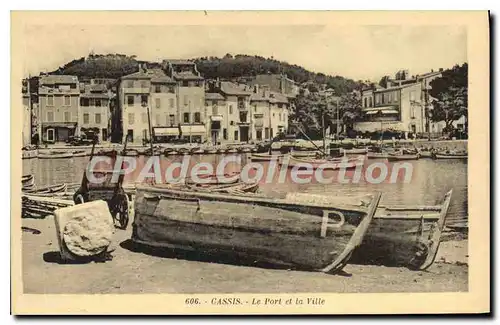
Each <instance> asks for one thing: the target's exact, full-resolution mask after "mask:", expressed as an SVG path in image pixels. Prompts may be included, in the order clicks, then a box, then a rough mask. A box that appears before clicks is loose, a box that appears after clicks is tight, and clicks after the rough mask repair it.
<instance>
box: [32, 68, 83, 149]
mask: <svg viewBox="0 0 500 325" xmlns="http://www.w3.org/2000/svg"><path fill="white" fill-rule="evenodd" d="M38 105H39V106H38V109H39V112H40V113H39V114H38V120H39V123H40V127H39V130H40V132H41V140H42V141H43V142H46V143H55V142H65V141H67V140H68V139H69V137H70V136H73V135H78V134H79V129H78V127H79V125H78V119H79V107H80V86H79V82H78V78H77V77H76V76H69V75H44V76H41V77H40V79H39V87H38Z"/></svg>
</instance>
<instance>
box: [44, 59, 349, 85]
mask: <svg viewBox="0 0 500 325" xmlns="http://www.w3.org/2000/svg"><path fill="white" fill-rule="evenodd" d="M191 61H194V62H195V63H196V64H197V67H198V70H199V71H200V73H201V74H202V75H203V76H204V77H205V78H213V79H215V78H221V79H234V78H238V77H246V76H255V75H257V74H264V73H285V74H286V75H287V76H288V77H289V78H291V79H293V80H295V81H296V82H298V83H303V82H306V81H312V82H314V83H317V84H327V85H328V86H329V87H331V88H333V89H335V91H336V92H337V93H338V94H344V93H346V92H348V91H350V90H352V89H354V88H355V87H356V86H357V83H356V82H355V81H354V80H351V79H347V78H344V77H340V76H328V75H325V74H322V73H314V72H311V71H308V70H306V69H305V68H303V67H301V66H298V65H295V64H289V63H287V62H283V61H278V60H275V59H274V58H264V57H261V56H249V55H235V56H234V57H233V56H232V55H230V54H226V55H225V56H224V57H223V58H218V57H201V58H194V59H192V60H191ZM140 63H146V64H148V66H150V67H151V66H158V63H153V62H144V61H139V60H137V59H136V57H135V56H127V55H123V54H105V55H96V54H90V55H89V56H88V57H86V58H85V57H82V58H79V59H75V60H73V61H71V62H68V63H67V64H65V65H63V66H62V67H59V68H58V69H57V70H55V71H53V72H50V73H51V74H69V75H76V76H78V77H79V78H80V79H82V80H85V79H90V78H114V79H116V78H119V77H121V76H124V75H127V74H130V73H133V72H136V71H137V69H138V66H139V64H140Z"/></svg>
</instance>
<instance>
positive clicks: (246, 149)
mask: <svg viewBox="0 0 500 325" xmlns="http://www.w3.org/2000/svg"><path fill="white" fill-rule="evenodd" d="M251 151H252V149H250V148H248V147H245V148H242V149H241V152H243V153H249V152H251Z"/></svg>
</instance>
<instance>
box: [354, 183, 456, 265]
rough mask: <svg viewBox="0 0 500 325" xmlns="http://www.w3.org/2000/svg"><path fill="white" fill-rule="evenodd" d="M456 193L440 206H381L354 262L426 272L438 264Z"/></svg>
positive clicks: (447, 197) (446, 198)
mask: <svg viewBox="0 0 500 325" xmlns="http://www.w3.org/2000/svg"><path fill="white" fill-rule="evenodd" d="M451 195H452V191H449V192H448V193H446V195H445V197H444V199H443V201H442V203H441V204H439V205H436V206H413V207H411V206H399V207H398V206H392V207H390V206H387V207H384V206H379V209H378V210H377V213H376V214H375V217H374V219H373V222H372V223H371V225H370V228H369V229H368V232H367V234H366V236H365V238H364V240H363V243H362V245H361V246H360V247H358V249H357V251H356V252H355V254H354V257H353V261H355V262H362V263H369V264H383V265H388V266H406V267H408V268H410V269H414V270H425V269H427V268H429V266H431V265H432V264H433V263H434V260H435V258H436V254H437V251H438V249H439V243H440V238H441V235H442V233H443V229H444V226H445V222H446V215H447V212H448V208H449V206H450V201H451Z"/></svg>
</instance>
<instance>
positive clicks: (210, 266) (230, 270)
mask: <svg viewBox="0 0 500 325" xmlns="http://www.w3.org/2000/svg"><path fill="white" fill-rule="evenodd" d="M22 225H23V227H24V228H23V234H22V254H23V257H22V261H23V265H22V267H23V284H24V292H25V293H34V294H43V293H53V294H56V293H66V294H77V293H87V294H109V293H112V294H120V293H125V294H126V293H234V292H240V293H264V292H265V293H273V292H276V293H279V292H334V293H336V292H338V293H341V292H457V291H467V290H468V266H467V254H468V253H467V240H453V241H446V242H443V243H442V244H441V247H440V251H439V253H438V256H437V258H436V263H435V264H434V265H432V266H431V267H430V268H429V269H428V270H427V271H423V272H421V271H410V270H408V269H407V268H403V267H384V266H374V265H353V264H348V265H347V266H346V267H345V269H344V271H345V273H344V274H342V275H329V274H322V273H315V272H303V271H292V270H285V269H276V268H271V267H269V266H262V265H257V266H256V265H251V264H252V263H246V264H247V265H243V266H242V265H235V264H234V262H233V264H230V263H231V262H228V261H223V260H222V261H221V260H220V259H219V260H214V259H213V258H207V257H204V256H198V255H197V254H192V253H191V254H173V253H171V252H162V253H158V252H154V251H150V250H138V249H137V247H134V245H132V243H131V241H130V240H129V239H130V235H131V227H130V226H129V227H128V229H127V230H126V231H121V230H117V231H116V234H115V242H114V244H113V248H114V251H113V252H112V259H111V260H109V261H106V262H102V263H95V262H91V263H88V264H65V263H62V262H61V260H60V258H59V253H58V249H59V248H58V244H57V238H56V231H55V226H54V219H53V217H52V216H49V217H47V218H45V219H23V221H22ZM38 232H39V233H38Z"/></svg>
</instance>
